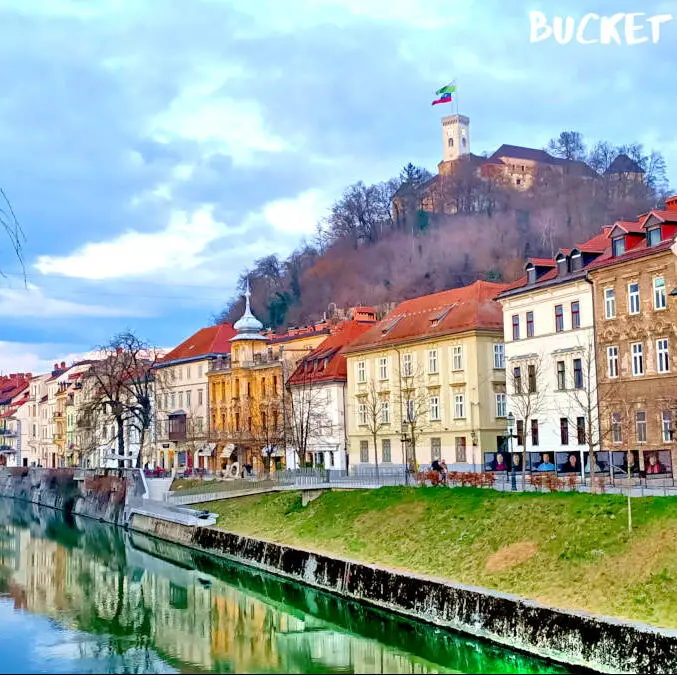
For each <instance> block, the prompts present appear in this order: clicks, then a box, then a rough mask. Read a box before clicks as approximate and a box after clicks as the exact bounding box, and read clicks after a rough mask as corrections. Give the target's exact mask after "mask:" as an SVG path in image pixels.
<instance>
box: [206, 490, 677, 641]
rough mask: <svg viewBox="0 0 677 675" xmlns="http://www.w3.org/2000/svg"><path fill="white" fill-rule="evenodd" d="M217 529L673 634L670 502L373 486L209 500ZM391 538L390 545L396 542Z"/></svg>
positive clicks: (674, 552)
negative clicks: (629, 503)
mask: <svg viewBox="0 0 677 675" xmlns="http://www.w3.org/2000/svg"><path fill="white" fill-rule="evenodd" d="M202 507H204V508H205V509H208V510H209V511H212V512H216V513H219V519H218V521H217V527H219V526H222V527H224V528H225V529H227V530H229V531H232V532H237V533H239V534H245V535H249V536H253V537H257V538H260V539H265V540H268V541H274V542H278V543H284V544H288V545H291V546H298V547H300V548H306V549H311V550H314V551H318V552H324V553H328V554H334V555H338V556H343V557H347V558H351V559H354V560H360V561H364V562H366V563H369V564H377V565H383V566H387V567H390V568H399V569H407V570H410V571H413V572H417V573H420V574H425V575H429V576H433V577H437V578H445V579H450V580H453V581H456V582H460V583H464V584H470V585H476V586H481V587H485V588H493V589H497V590H500V591H504V592H507V593H514V594H518V595H521V596H523V597H527V598H532V599H535V600H538V601H540V602H543V603H546V604H550V605H553V606H557V607H562V608H568V609H578V610H586V611H590V612H594V613H598V614H604V615H610V616H616V617H620V618H626V619H633V620H638V621H643V622H646V623H650V624H653V625H657V626H663V627H668V628H677V543H676V542H677V501H676V500H675V499H674V498H670V497H659V498H636V499H633V523H634V529H633V533H632V534H629V533H628V530H627V513H626V499H625V497H622V496H618V495H589V494H581V493H576V492H567V493H544V494H539V493H509V492H508V493H506V492H499V491H496V490H487V489H481V488H453V489H448V488H406V487H396V488H381V489H379V490H344V491H332V492H328V493H325V494H323V495H322V496H320V497H319V498H318V499H316V500H315V501H313V502H311V503H310V504H308V505H307V506H306V507H303V506H301V495H300V493H298V492H296V493H290V492H282V493H276V494H267V495H260V496H252V497H241V498H237V499H228V500H224V501H221V502H209V503H207V504H203V505H202ZM395 535H396V536H395Z"/></svg>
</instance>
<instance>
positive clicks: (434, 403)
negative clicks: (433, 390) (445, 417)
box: [430, 396, 440, 420]
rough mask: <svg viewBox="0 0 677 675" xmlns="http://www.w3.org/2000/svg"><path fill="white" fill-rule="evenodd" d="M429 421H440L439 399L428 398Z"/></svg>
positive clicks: (434, 397) (437, 397)
mask: <svg viewBox="0 0 677 675" xmlns="http://www.w3.org/2000/svg"><path fill="white" fill-rule="evenodd" d="M430 419H431V420H439V419H440V397H439V396H431V397H430Z"/></svg>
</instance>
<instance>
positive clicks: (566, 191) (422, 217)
mask: <svg viewBox="0 0 677 675" xmlns="http://www.w3.org/2000/svg"><path fill="white" fill-rule="evenodd" d="M547 151H548V152H549V153H550V154H551V155H553V156H555V157H559V158H562V159H570V160H579V161H580V160H585V161H586V163H587V164H588V165H589V166H590V167H591V168H592V169H593V171H594V172H595V174H596V175H597V178H596V179H592V180H591V179H590V178H589V177H586V176H585V175H583V174H581V173H580V172H571V174H568V173H563V174H562V175H561V176H559V177H558V178H556V179H555V178H553V176H552V175H550V176H549V177H548V180H547V181H546V180H544V179H542V178H540V179H539V177H538V176H537V177H536V180H535V181H534V184H533V186H532V187H531V188H530V189H528V190H523V191H518V190H515V189H514V188H513V187H511V186H509V185H506V184H503V183H501V182H499V181H496V180H492V181H488V180H483V179H482V178H480V177H479V176H478V175H477V173H476V171H475V170H474V167H473V165H472V163H471V162H467V163H466V164H463V162H461V163H460V165H459V167H458V169H457V170H456V171H455V173H454V175H453V176H452V177H450V178H449V179H445V180H444V182H443V183H442V184H441V189H442V190H443V191H444V194H443V195H442V196H443V202H444V203H445V204H448V205H452V206H453V208H452V209H449V208H447V209H445V211H446V212H426V211H423V210H422V209H421V200H420V186H421V185H423V184H425V183H426V181H427V180H428V179H429V178H430V177H431V174H430V173H429V172H428V171H427V170H425V169H423V168H420V167H415V166H413V165H412V164H408V165H407V166H405V167H404V169H403V170H402V172H401V173H400V175H399V176H398V177H396V178H391V179H389V180H385V181H383V182H381V183H376V184H373V185H366V184H365V183H363V182H362V181H358V182H357V183H354V184H353V185H350V186H348V187H347V188H346V189H345V191H344V193H343V195H342V196H341V197H340V198H339V199H338V200H337V201H336V202H335V203H334V204H333V206H332V207H331V209H330V211H329V213H328V214H327V216H326V218H325V219H324V220H323V221H322V222H320V223H318V227H317V234H316V236H315V237H314V239H313V241H306V242H304V243H303V244H302V245H301V246H300V247H299V248H297V249H296V250H295V251H294V252H293V253H292V254H291V255H290V256H289V257H288V258H286V259H281V258H280V257H279V256H278V255H275V254H273V255H269V256H265V257H263V258H260V259H259V260H256V261H255V264H254V266H253V268H252V269H250V270H247V272H245V273H243V275H242V276H241V279H240V286H241V287H243V286H244V278H245V274H248V275H249V278H250V281H251V284H252V295H253V297H252V304H253V307H254V311H255V312H256V313H257V315H258V316H259V318H260V319H261V320H262V321H263V322H264V324H265V325H266V326H270V327H280V326H284V325H299V324H302V323H306V322H310V321H314V320H316V319H318V318H319V317H321V316H322V314H323V312H325V311H327V309H328V308H329V307H330V304H331V303H333V304H335V305H336V306H338V307H349V306H354V305H358V304H369V305H380V304H382V303H390V302H396V301H400V300H403V299H406V298H408V297H414V296H417V295H422V294H426V293H432V292H435V291H439V290H442V289H445V288H450V287H453V286H458V285H464V284H468V283H471V282H473V281H475V280H476V279H488V280H492V281H500V280H506V281H510V280H513V279H515V278H517V277H518V276H519V275H520V274H521V272H522V269H523V263H524V258H525V257H526V256H529V255H532V256H552V255H554V254H555V253H556V252H557V250H558V248H559V247H570V246H572V245H573V244H575V243H580V242H582V241H584V240H586V239H588V238H590V237H591V236H593V235H594V234H596V233H597V232H599V228H600V227H601V226H602V225H605V224H610V223H613V222H614V221H616V220H618V219H623V218H625V219H634V218H636V217H637V215H638V214H640V213H643V212H645V211H647V210H648V209H649V208H651V207H654V206H658V205H660V204H661V202H662V200H663V199H664V197H665V194H666V191H667V182H666V168H665V161H664V160H663V157H662V156H661V154H660V153H658V152H650V153H646V152H645V151H644V149H643V148H642V146H641V145H638V144H630V145H626V146H622V147H617V146H613V145H611V144H609V143H607V142H599V143H596V144H595V145H594V146H592V147H591V148H590V149H589V150H588V149H587V148H586V146H585V143H584V141H583V138H582V136H581V135H580V134H579V133H577V132H563V133H562V134H560V136H559V137H557V138H554V139H552V140H551V141H550V143H549V145H548V147H547ZM621 153H624V154H627V155H628V156H629V157H630V158H631V159H633V160H634V161H636V162H637V164H639V166H641V168H642V169H643V171H644V176H645V181H644V183H624V184H619V183H618V182H617V181H616V182H614V181H612V179H611V177H610V176H609V175H607V174H605V171H606V169H607V168H608V167H609V166H610V165H611V163H612V162H613V160H614V159H615V158H616V157H617V156H618V155H619V154H621ZM398 190H399V192H398ZM396 192H398V195H402V210H401V212H400V213H399V214H398V215H397V217H395V216H394V215H393V208H392V199H393V196H394V195H395V193H396ZM450 210H452V211H453V213H450V212H449V211H450ZM241 311H242V301H241V299H240V297H239V296H237V297H234V298H232V299H231V301H230V302H229V303H227V305H226V307H225V308H224V310H223V312H222V313H221V315H220V316H219V317H217V318H216V321H217V322H218V321H232V320H235V319H237V318H238V317H239V315H240V314H241Z"/></svg>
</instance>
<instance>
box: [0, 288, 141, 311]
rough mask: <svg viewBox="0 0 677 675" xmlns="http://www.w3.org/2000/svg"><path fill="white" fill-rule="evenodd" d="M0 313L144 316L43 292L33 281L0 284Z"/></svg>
mask: <svg viewBox="0 0 677 675" xmlns="http://www.w3.org/2000/svg"><path fill="white" fill-rule="evenodd" d="M0 315H2V316H10V317H19V316H32V317H41V318H45V319H50V318H58V319H62V318H65V317H74V316H88V317H119V316H147V314H145V313H143V312H140V311H138V310H135V309H131V308H129V307H128V306H125V307H104V306H102V305H91V304H86V303H79V302H72V301H71V300H60V299H58V298H52V297H49V296H47V295H45V294H44V293H43V291H42V289H40V288H39V287H38V286H36V285H35V284H27V287H26V288H0Z"/></svg>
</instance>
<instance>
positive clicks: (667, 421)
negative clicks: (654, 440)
mask: <svg viewBox="0 0 677 675" xmlns="http://www.w3.org/2000/svg"><path fill="white" fill-rule="evenodd" d="M661 422H662V424H661V428H662V430H663V442H664V443H670V441H672V410H664V411H663V414H662V416H661Z"/></svg>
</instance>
